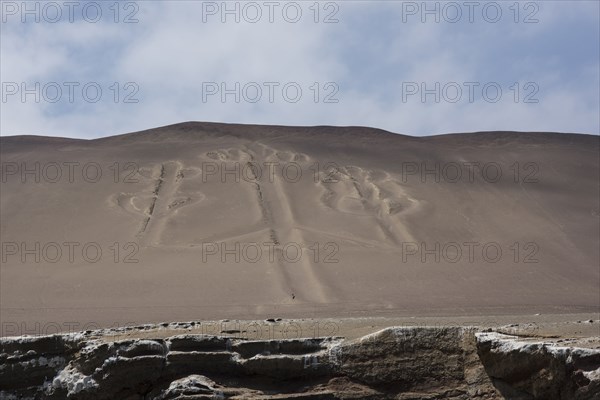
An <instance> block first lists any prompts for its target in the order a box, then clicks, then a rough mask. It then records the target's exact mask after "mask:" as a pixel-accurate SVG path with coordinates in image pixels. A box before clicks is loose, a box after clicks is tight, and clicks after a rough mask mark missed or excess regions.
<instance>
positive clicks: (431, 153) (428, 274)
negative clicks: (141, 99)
mask: <svg viewBox="0 0 600 400" xmlns="http://www.w3.org/2000/svg"><path fill="white" fill-rule="evenodd" d="M0 143H1V161H2V184H1V185H2V186H1V194H0V200H1V205H0V214H1V228H0V233H1V236H2V265H1V270H0V272H1V276H0V278H1V292H0V306H1V316H0V319H1V322H2V323H3V324H4V325H3V326H6V324H7V323H10V324H12V325H11V329H13V328H12V327H14V323H18V324H22V325H23V326H24V327H25V328H24V329H23V330H24V331H26V330H28V329H29V330H35V329H39V328H36V324H46V325H47V324H50V323H56V324H58V325H60V326H65V324H68V323H74V322H77V323H83V322H86V323H87V322H93V323H96V324H97V325H98V326H111V325H115V324H125V323H132V322H133V323H146V322H160V321H173V320H198V319H206V318H210V319H221V318H249V319H250V318H261V317H264V316H277V317H298V316H313V317H314V316H321V317H349V316H365V315H367V316H385V315H395V316H413V315H421V316H422V315H446V316H448V315H497V314H534V313H575V312H583V313H586V312H592V313H594V312H597V311H598V307H599V304H600V289H599V285H600V271H599V265H600V254H599V243H600V220H599V218H600V210H599V168H600V162H599V151H600V148H599V143H600V142H599V138H598V137H596V136H589V135H577V134H557V133H514V132H487V133H472V134H454V135H445V136H433V137H424V138H415V137H410V136H403V135H397V134H392V133H389V132H385V131H381V130H376V129H371V128H359V127H352V128H342V127H339V128H335V127H310V128H308V127H306V128H305V127H282V126H251V125H227V124H213V123H195V122H194V123H183V124H177V125H172V126H166V127H162V128H157V129H152V130H148V131H143V132H137V133H131V134H126V135H119V136H113V137H107V138H102V139H96V140H73V139H56V138H43V137H30V136H20V137H3V138H1V139H0ZM36 163H37V164H36ZM57 167H60V172H61V175H60V176H58V175H57V171H59V168H57ZM27 171H29V172H27ZM99 172H101V176H99V174H98V173H99ZM459 174H460V176H459ZM36 246H37V247H36ZM98 251H101V255H100V254H97V252H98ZM500 252H501V253H500ZM36 257H38V258H39V260H37V259H36ZM25 333H26V332H25Z"/></svg>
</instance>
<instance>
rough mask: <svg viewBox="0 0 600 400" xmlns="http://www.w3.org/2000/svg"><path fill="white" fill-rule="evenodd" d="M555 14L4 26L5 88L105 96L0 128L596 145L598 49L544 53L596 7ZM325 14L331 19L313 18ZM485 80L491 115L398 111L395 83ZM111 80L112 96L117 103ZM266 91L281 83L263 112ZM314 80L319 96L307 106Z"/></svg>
mask: <svg viewBox="0 0 600 400" xmlns="http://www.w3.org/2000/svg"><path fill="white" fill-rule="evenodd" d="M560 3H561V4H559V2H554V3H553V4H551V5H549V4H547V3H544V4H543V7H541V8H540V12H539V19H540V23H539V24H530V25H523V24H514V23H510V21H508V22H505V23H502V24H489V23H485V21H481V20H480V21H477V23H475V24H468V23H467V24H460V23H459V24H448V23H444V22H442V23H439V24H436V23H426V24H423V23H420V22H419V21H418V19H416V20H412V21H411V22H410V23H403V22H402V13H401V11H402V9H401V7H399V6H398V4H397V3H392V2H377V3H375V2H369V3H366V2H351V3H343V2H342V3H338V4H339V7H340V8H339V12H338V13H337V14H336V15H335V17H337V18H339V20H340V23H338V24H323V23H314V22H313V21H312V18H313V14H312V12H313V11H312V10H311V9H309V8H308V7H309V6H311V5H312V4H313V3H300V4H302V5H303V6H302V9H303V13H304V14H303V17H304V18H303V19H302V21H301V22H299V23H296V24H292V23H288V22H286V21H285V20H283V18H282V17H281V14H277V13H276V14H275V19H276V20H275V22H274V23H269V22H267V21H266V20H265V19H266V15H264V14H263V20H262V22H258V23H256V24H251V23H246V22H243V21H242V22H241V23H233V22H232V21H231V18H232V17H231V16H229V17H228V18H229V19H230V21H229V22H228V23H221V22H220V21H219V17H218V16H210V17H209V19H208V22H206V23H204V22H202V2H199V1H198V2H190V1H182V2H179V1H177V2H176V1H171V2H166V1H162V2H159V1H157V2H154V1H153V2H140V3H139V7H140V9H139V12H138V13H137V15H136V17H137V18H138V19H139V21H140V22H139V23H137V24H123V23H118V24H115V23H111V22H110V21H109V22H106V23H97V24H90V23H86V22H85V21H78V22H77V23H74V24H70V23H58V24H44V23H41V24H31V23H30V24H20V23H14V21H13V22H9V23H7V24H3V26H2V36H3V38H2V50H1V58H2V61H1V66H2V82H29V83H31V82H35V81H39V82H42V83H44V82H52V81H55V82H68V81H80V82H81V83H82V84H84V83H86V82H89V81H97V82H99V84H100V85H101V86H102V88H103V98H102V101H100V102H98V103H96V104H90V103H87V102H85V101H84V100H83V99H82V98H81V96H79V98H78V99H76V101H75V102H74V103H73V104H71V103H68V102H59V103H57V104H49V103H47V102H44V101H42V102H41V103H39V104H38V103H35V102H33V101H29V100H28V101H27V102H25V103H22V102H20V101H14V99H15V98H17V97H18V96H13V97H11V100H10V101H8V102H5V103H4V102H3V103H2V104H1V106H2V118H1V121H0V124H1V129H0V130H1V134H2V135H10V134H44V135H56V136H76V137H97V136H104V135H110V134H116V133H123V132H128V131H134V130H140V129H146V128H150V127H154V126H159V125H165V124H169V123H175V122H181V121H186V120H207V121H221V122H243V123H262V124H291V125H319V124H332V125H363V126H374V127H378V128H383V129H388V130H392V131H397V132H400V133H405V134H415V135H420V134H435V133H445V132H460V131H477V130H504V129H511V130H548V131H573V132H587V133H599V131H600V127H599V121H598V107H599V104H600V99H599V98H598V93H597V87H598V83H599V82H598V81H599V79H598V73H599V72H598V71H599V68H600V66H599V65H598V54H597V53H596V54H593V52H592V54H589V53H590V52H589V51H588V49H590V48H594V46H595V48H596V49H597V48H598V38H597V37H590V38H589V39H588V41H586V42H585V43H581V46H582V48H581V51H579V52H576V51H575V52H574V59H569V60H565V59H564V58H563V57H561V51H564V50H565V49H564V46H565V44H564V43H563V44H562V46H563V47H556V48H554V47H553V46H559V45H558V44H556V43H553V40H555V39H556V41H557V42H559V39H561V38H565V37H567V38H569V37H571V36H569V35H574V34H575V33H573V32H575V31H574V29H576V28H579V27H581V26H587V27H588V28H589V29H590V31H592V32H593V31H594V27H595V26H596V28H595V29H596V30H597V25H598V20H597V19H594V17H593V13H594V12H596V15H597V8H598V5H597V3H596V4H595V5H594V4H592V5H590V2H588V3H586V2H577V4H576V5H575V4H574V3H563V2H560ZM591 3H593V2H591ZM217 4H221V3H220V2H218V3H217ZM229 4H232V3H229ZM259 4H262V3H260V2H259ZM321 4H322V5H323V4H325V3H321ZM265 11H266V10H265V8H263V12H265ZM326 11H327V12H330V11H332V9H328V10H321V13H320V15H319V17H320V18H323V17H324V16H325V15H326V14H327V12H326ZM594 24H595V25H594ZM590 27H591V28H590ZM575 40H579V38H578V37H575V36H573V38H572V41H575ZM538 43H539V46H533V47H532V44H538ZM565 43H567V44H569V42H565ZM571 47H572V46H571ZM571 50H573V49H572V48H571ZM575 50H576V49H575ZM597 51H598V50H596V52H597ZM594 57H595V58H594ZM594 60H595V61H594ZM490 80H492V81H496V82H498V83H500V84H501V85H502V88H503V91H504V97H503V99H502V101H500V102H498V103H493V104H492V103H488V102H486V101H484V100H482V99H481V93H480V92H479V93H478V96H477V98H478V101H477V102H475V103H473V104H471V103H469V102H468V101H466V98H467V97H466V93H463V100H462V101H459V102H458V103H456V104H453V103H449V102H444V101H442V102H441V103H440V104H436V103H434V102H432V101H431V100H428V101H427V102H425V103H421V102H420V101H418V100H416V99H418V96H413V97H411V98H410V101H408V102H403V101H402V84H403V82H412V81H414V82H418V83H420V82H426V83H427V85H428V87H431V86H432V85H433V84H435V82H440V83H441V85H442V86H443V85H444V84H445V83H447V82H457V83H459V84H460V85H462V84H463V82H469V81H478V82H481V84H482V85H483V84H484V83H486V82H489V81H490ZM532 80H534V81H535V82H536V83H538V84H539V86H540V92H539V95H538V96H537V97H538V98H539V100H540V102H539V104H524V103H522V102H519V103H515V102H514V101H510V96H512V92H511V91H510V89H509V87H510V86H511V85H512V83H514V82H517V81H518V82H521V86H522V85H523V84H525V83H526V82H528V81H532ZM113 82H119V84H120V93H119V94H120V99H119V100H121V101H119V102H117V103H116V104H115V103H114V102H113V101H111V99H112V96H113V95H114V92H113V91H111V89H110V85H111V84H112V83H113ZM126 82H135V83H136V84H137V85H138V86H139V89H140V90H139V93H138V94H137V95H136V97H137V98H138V99H139V103H137V104H124V103H122V100H123V95H124V94H126V92H124V91H123V85H124V84H125V83H126ZM203 82H216V83H217V84H220V83H222V82H224V83H226V84H227V86H228V87H230V88H231V87H232V86H233V85H234V84H235V83H236V82H239V83H240V84H241V86H243V85H244V84H245V83H248V82H257V83H258V84H259V85H261V86H262V88H263V98H262V101H260V102H258V103H256V104H252V103H249V102H246V101H244V100H243V99H242V101H241V102H240V103H239V104H238V103H235V102H234V101H233V96H231V95H230V96H228V97H227V99H228V101H227V102H225V103H222V102H220V101H219V100H218V99H219V96H212V97H210V98H209V101H208V102H203V96H202V88H203V85H202V84H203ZM264 82H279V83H280V86H279V87H278V88H277V90H276V97H275V101H274V102H273V103H269V102H268V100H267V99H268V92H267V90H268V89H267V87H265V86H264ZM287 82H297V83H298V84H300V86H301V88H302V90H303V97H302V100H301V101H299V102H298V103H295V104H292V103H290V102H286V101H285V100H284V99H283V97H282V95H281V89H280V88H281V86H283V85H284V84H285V83H287ZM314 82H318V83H319V86H320V93H319V94H320V96H319V102H317V103H315V102H314V101H312V96H313V94H314V93H313V92H312V91H311V89H310V88H311V87H312V85H313V83H314ZM327 82H335V83H336V84H337V85H338V86H339V89H340V90H339V93H338V94H337V95H336V98H338V99H339V103H338V104H326V103H323V99H324V98H323V96H324V95H325V94H326V91H325V90H324V88H323V85H324V84H326V83H327ZM594 88H596V89H594ZM429 99H431V96H430V97H429Z"/></svg>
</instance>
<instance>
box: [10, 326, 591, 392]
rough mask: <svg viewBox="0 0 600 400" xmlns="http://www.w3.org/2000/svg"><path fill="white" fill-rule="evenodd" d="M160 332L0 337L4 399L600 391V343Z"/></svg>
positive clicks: (420, 332) (442, 331) (466, 336)
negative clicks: (599, 347) (120, 337)
mask: <svg viewBox="0 0 600 400" xmlns="http://www.w3.org/2000/svg"><path fill="white" fill-rule="evenodd" d="M140 333H142V332H140ZM134 336H135V335H134ZM163 336H164V335H155V337H152V335H147V334H146V335H142V334H140V335H138V337H137V338H131V337H129V338H127V339H126V340H114V339H111V336H110V335H105V334H101V335H99V334H98V333H97V332H96V333H95V332H87V333H81V334H71V335H53V336H43V337H18V338H17V337H15V338H4V339H2V340H0V363H1V364H0V398H2V399H25V398H29V399H81V400H92V399H93V400H100V399H107V400H108V399H111V400H114V399H127V400H133V399H148V400H167V399H226V398H227V399H250V398H251V399H402V400H409V399H414V400H416V399H456V400H458V399H544V400H552V399H578V400H579V399H581V400H583V399H599V398H600V350H597V349H595V350H594V349H583V348H572V347H559V346H557V345H556V344H548V343H541V342H533V341H529V340H525V339H519V338H517V337H515V336H508V335H502V334H499V333H495V332H478V331H477V330H476V329H472V328H463V327H449V328H427V327H420V328H388V329H384V330H381V331H379V332H376V333H373V334H371V335H367V336H364V337H361V338H359V339H355V340H345V339H343V338H337V337H334V338H312V339H294V340H245V339H239V338H231V337H223V336H209V335H193V334H184V335H181V334H175V335H171V336H166V337H163Z"/></svg>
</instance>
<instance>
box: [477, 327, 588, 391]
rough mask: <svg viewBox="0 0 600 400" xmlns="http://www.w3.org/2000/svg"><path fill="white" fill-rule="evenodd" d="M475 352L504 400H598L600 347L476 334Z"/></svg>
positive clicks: (494, 333)
mask: <svg viewBox="0 0 600 400" xmlns="http://www.w3.org/2000/svg"><path fill="white" fill-rule="evenodd" d="M476 335H477V339H478V353H479V356H480V358H481V362H482V364H483V365H484V366H485V370H486V372H487V374H488V375H489V376H490V378H491V379H492V382H493V383H494V386H496V388H498V390H499V391H500V393H501V394H502V395H503V396H505V398H507V399H515V400H521V399H523V400H529V399H575V400H580V399H581V400H583V399H595V400H600V350H591V349H582V348H572V347H561V346H557V345H555V344H550V343H544V342H535V341H534V342H532V341H525V340H517V339H515V337H513V336H507V335H502V334H499V333H496V332H491V333H478V334H476Z"/></svg>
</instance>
